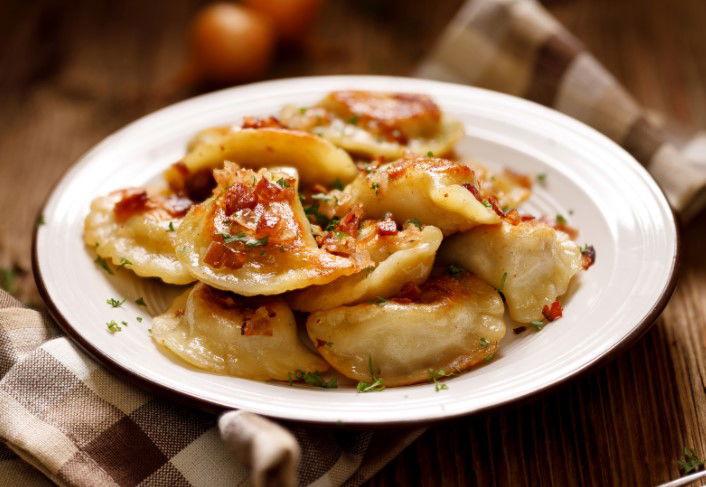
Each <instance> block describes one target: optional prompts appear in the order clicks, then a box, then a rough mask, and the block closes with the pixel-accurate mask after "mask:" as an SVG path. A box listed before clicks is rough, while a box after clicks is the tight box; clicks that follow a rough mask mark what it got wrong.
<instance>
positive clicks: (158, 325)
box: [152, 283, 328, 380]
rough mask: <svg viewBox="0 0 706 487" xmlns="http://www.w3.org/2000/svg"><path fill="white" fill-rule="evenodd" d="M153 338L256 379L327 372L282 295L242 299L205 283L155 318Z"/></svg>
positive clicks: (215, 367)
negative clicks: (300, 332)
mask: <svg viewBox="0 0 706 487" xmlns="http://www.w3.org/2000/svg"><path fill="white" fill-rule="evenodd" d="M152 339H153V340H154V341H155V342H157V343H158V344H160V345H162V346H164V347H166V348H167V349H169V350H170V351H171V352H173V353H175V354H176V355H178V356H179V357H180V358H181V359H183V360H185V361H186V362H188V363H189V364H191V365H193V366H195V367H198V368H199V369H203V370H207V371H209V372H216V373H219V374H226V375H234V376H237V377H244V378H247V379H255V380H270V379H276V380H287V378H288V377H289V374H291V373H293V372H295V371H297V370H301V371H305V372H316V371H325V370H326V369H328V365H327V364H326V362H324V361H323V360H321V358H320V357H318V356H317V355H316V354H314V353H312V352H310V351H309V350H307V349H306V348H305V347H304V345H303V344H302V343H300V342H299V339H298V337H297V325H296V322H295V320H294V315H293V314H292V312H291V310H290V309H289V307H288V306H287V305H286V303H285V302H284V301H283V300H282V299H281V298H276V297H269V298H244V297H242V296H236V295H234V294H231V293H228V292H225V291H220V290H217V289H214V288H211V287H209V286H207V285H205V284H203V283H198V284H196V285H195V286H194V287H193V288H191V289H189V290H188V291H186V292H184V293H183V294H182V295H180V296H179V297H177V298H176V300H175V301H174V303H172V305H171V307H170V308H169V309H168V310H167V311H166V312H165V313H164V314H162V315H160V316H157V317H156V318H154V320H153V322H152Z"/></svg>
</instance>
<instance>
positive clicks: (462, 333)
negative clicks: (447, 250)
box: [307, 272, 505, 386]
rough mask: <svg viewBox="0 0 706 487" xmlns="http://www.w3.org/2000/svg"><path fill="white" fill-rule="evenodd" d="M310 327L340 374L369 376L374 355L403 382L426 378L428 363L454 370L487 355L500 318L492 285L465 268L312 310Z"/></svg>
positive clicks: (386, 373) (499, 332)
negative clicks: (395, 291)
mask: <svg viewBox="0 0 706 487" xmlns="http://www.w3.org/2000/svg"><path fill="white" fill-rule="evenodd" d="M307 331H308V333H309V337H310V338H311V340H312V341H313V342H314V344H315V345H317V347H318V350H319V353H321V355H322V356H323V357H324V359H326V361H327V362H328V363H329V364H331V366H332V367H334V368H335V369H336V370H338V371H339V372H341V373H342V374H343V375H345V376H347V377H350V378H351V379H355V380H358V381H366V382H370V381H371V379H372V378H371V377H370V370H369V363H371V362H372V364H373V367H374V369H375V370H376V373H379V377H381V378H382V380H383V384H384V385H385V386H401V385H406V384H414V383H416V382H422V381H425V380H429V377H430V376H429V370H430V369H432V370H434V371H437V370H444V371H446V372H458V371H462V370H465V369H467V368H469V367H471V366H472V365H474V364H476V363H478V362H480V361H482V360H483V359H485V358H487V357H489V356H491V355H492V354H494V353H495V351H496V350H497V348H498V344H499V343H500V340H501V339H502V337H503V336H504V335H505V323H504V321H503V303H502V300H501V299H500V296H499V295H498V293H497V292H496V291H495V289H493V288H492V287H490V286H488V285H487V284H485V283H484V282H483V281H481V280H480V279H478V278H477V277H475V276H473V275H471V274H470V273H467V272H466V273H462V274H460V275H457V276H455V277H452V276H443V277H438V278H435V279H431V280H429V281H427V282H426V283H425V284H423V285H422V286H421V288H420V289H418V290H417V292H411V291H410V290H409V289H408V290H406V291H405V294H404V296H401V297H398V298H393V299H391V300H388V301H385V302H379V303H376V304H358V305H356V306H341V307H338V308H333V309H329V310H325V311H317V312H315V313H312V314H311V315H310V316H309V318H308V320H307ZM378 370H379V372H377V371H378Z"/></svg>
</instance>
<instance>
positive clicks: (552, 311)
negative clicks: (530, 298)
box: [542, 300, 563, 321]
mask: <svg viewBox="0 0 706 487" xmlns="http://www.w3.org/2000/svg"><path fill="white" fill-rule="evenodd" d="M542 314H543V315H544V317H545V318H546V319H547V321H554V320H558V319H559V318H561V317H562V315H563V310H562V309H561V303H560V302H559V300H556V301H554V302H553V303H552V305H551V307H549V306H547V305H546V304H545V305H544V307H543V308H542Z"/></svg>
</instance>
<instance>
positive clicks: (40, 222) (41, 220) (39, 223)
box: [37, 213, 46, 227]
mask: <svg viewBox="0 0 706 487" xmlns="http://www.w3.org/2000/svg"><path fill="white" fill-rule="evenodd" d="M45 223H46V221H45V220H44V215H43V214H41V213H40V214H39V216H38V217H37V226H38V227H40V226H42V225H44V224H45Z"/></svg>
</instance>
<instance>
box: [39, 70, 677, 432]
mask: <svg viewBox="0 0 706 487" xmlns="http://www.w3.org/2000/svg"><path fill="white" fill-rule="evenodd" d="M351 78H352V79H356V78H358V79H361V78H377V79H381V80H382V79H387V80H395V79H400V80H402V79H403V80H416V81H421V82H430V83H434V84H441V85H444V84H446V85H449V86H453V87H455V88H459V87H460V88H464V89H469V90H473V91H480V92H486V93H490V94H492V96H498V95H499V96H502V97H507V98H512V99H515V100H516V101H518V102H521V103H523V104H529V105H533V106H534V107H535V108H537V107H538V108H540V109H541V110H544V111H546V112H549V113H550V114H551V115H550V116H554V117H557V116H558V117H559V118H562V119H565V120H566V119H568V120H570V121H571V123H574V124H578V125H579V126H582V128H583V129H584V130H586V129H588V130H589V131H590V132H592V133H593V135H594V136H595V135H597V136H599V138H601V139H603V140H604V141H605V142H607V143H609V144H610V145H612V146H613V147H614V148H616V149H618V150H620V151H622V152H623V153H624V154H625V155H627V156H628V158H629V160H630V164H631V165H635V166H637V167H638V168H639V170H640V171H643V172H644V174H645V175H646V176H647V177H648V178H649V180H651V181H652V182H653V183H654V184H655V186H656V188H657V190H658V192H657V194H658V195H659V196H661V198H662V199H663V202H664V203H666V206H667V208H669V210H670V211H669V212H667V216H668V220H669V221H670V222H671V223H672V224H673V227H674V235H673V238H674V254H673V255H672V257H671V268H670V272H669V276H668V278H667V281H666V284H665V286H664V287H663V289H662V291H661V293H660V295H659V297H658V298H657V300H656V301H655V302H654V304H653V305H652V306H651V308H650V309H649V311H648V312H647V313H646V314H645V315H644V317H643V318H642V319H641V320H640V321H639V322H638V323H637V324H636V325H635V326H634V327H633V329H632V330H631V331H630V332H629V333H628V334H627V335H625V336H624V337H623V338H621V339H620V340H618V341H617V342H616V343H614V344H613V345H612V346H611V347H610V348H609V349H607V350H606V351H605V352H604V353H603V354H601V355H598V356H596V357H594V358H593V359H592V360H590V361H588V362H586V363H584V364H582V365H580V366H579V367H577V368H575V369H574V370H572V371H571V372H569V373H567V374H566V375H565V376H564V377H561V378H559V379H557V380H555V381H554V382H551V383H548V384H545V385H543V386H540V387H538V388H536V389H534V390H531V391H527V392H524V393H522V394H519V395H515V396H513V397H509V398H507V399H503V400H500V401H498V402H496V403H493V404H488V405H486V406H481V407H478V408H476V409H473V410H472V411H466V412H463V411H461V412H454V413H450V414H446V415H443V416H431V417H427V418H421V419H419V418H412V419H400V420H394V421H358V420H352V421H350V422H348V421H343V424H344V425H346V426H355V427H387V426H390V427H394V426H410V425H420V424H431V423H434V422H439V421H445V420H450V419H453V418H457V417H462V416H468V415H472V414H476V413H480V412H483V411H488V410H491V409H495V408H499V407H502V406H507V405H509V404H513V403H517V402H520V401H525V400H527V399H529V398H532V397H535V396H538V395H541V394H543V393H546V392H547V391H549V390H551V389H553V388H555V387H558V386H560V385H563V384H565V383H566V382H568V381H570V380H573V379H574V378H576V377H577V376H579V375H581V374H583V373H585V372H586V371H588V370H589V369H591V368H593V367H596V366H599V365H600V364H604V363H606V362H608V361H610V360H612V359H613V358H615V357H616V356H617V355H618V354H619V353H620V352H622V351H623V350H625V349H626V348H628V347H629V346H630V345H632V344H633V343H634V342H635V341H636V340H637V339H638V338H640V337H641V336H642V335H644V334H645V333H646V332H647V331H648V330H649V329H650V328H651V326H652V325H653V324H654V323H656V321H657V319H658V318H659V316H660V315H661V314H662V312H663V311H664V309H665V308H666V306H667V304H668V303H669V300H670V299H671V297H672V295H673V293H674V290H675V288H676V284H677V281H678V276H679V272H678V271H679V269H680V267H681V263H682V262H681V261H682V238H681V223H680V220H679V217H678V215H677V214H676V213H675V212H674V210H673V209H672V208H671V206H670V205H669V203H668V200H667V198H666V196H665V194H664V191H663V190H662V188H661V187H660V186H659V184H657V183H656V181H654V178H653V177H652V175H651V174H650V173H649V172H648V171H647V169H646V167H645V166H644V165H642V164H641V163H640V162H639V161H637V160H636V159H635V158H634V157H633V156H632V155H631V154H629V153H628V152H627V151H625V149H624V148H623V147H621V146H620V145H618V144H617V143H615V142H614V141H613V140H611V139H609V138H608V137H607V136H605V135H604V134H602V133H601V132H599V131H597V130H596V129H594V128H593V127H591V126H589V125H587V124H585V123H583V122H581V121H579V120H577V119H574V118H572V117H570V116H568V115H566V114H564V113H562V112H559V111H557V110H555V109H553V108H551V107H547V106H545V105H541V104H539V103H536V102H533V101H531V100H527V99H524V98H521V97H517V96H514V95H509V94H506V93H501V92H497V91H493V90H488V89H485V88H479V87H476V86H470V85H463V84H460V83H449V82H444V81H437V80H426V79H422V78H414V77H404V76H384V75H330V76H298V77H290V78H280V79H274V80H266V81H259V82H254V83H248V84H244V85H238V86H232V87H228V88H223V89H221V90H216V91H212V92H208V93H203V94H200V95H197V96H194V97H190V98H187V99H184V100H180V101H178V102H175V103H172V104H169V105H165V106H163V107H161V108H158V109H157V110H154V111H152V112H149V113H146V114H144V115H143V116H141V117H139V118H137V119H135V120H132V121H130V122H128V123H127V124H125V125H123V126H122V127H120V128H118V129H117V130H114V131H113V132H111V133H110V134H108V135H107V136H105V137H103V138H102V139H101V140H100V141H98V142H97V143H96V144H94V145H93V146H91V147H90V148H89V149H88V150H87V151H85V152H84V153H83V154H81V156H80V157H78V158H77V159H76V160H75V162H74V163H73V164H71V165H70V166H68V167H67V169H66V170H65V171H64V173H63V174H62V176H61V177H60V178H59V179H58V180H57V181H56V182H55V183H54V184H53V185H52V187H51V189H50V190H49V192H48V193H47V195H46V197H45V199H44V202H43V203H42V205H41V206H40V208H39V210H38V213H37V218H39V216H40V215H42V214H43V212H44V210H45V208H46V206H47V204H48V202H49V200H50V199H51V198H52V196H53V195H54V193H55V191H56V189H57V187H58V186H59V185H60V184H61V183H62V182H63V181H64V180H66V178H67V177H68V176H70V175H71V173H72V171H73V170H74V169H75V168H76V166H77V165H78V164H79V163H80V162H81V161H83V160H84V159H86V158H87V157H88V156H89V155H90V154H91V153H93V152H94V151H96V150H97V149H98V148H99V147H100V146H102V145H103V144H104V143H107V142H108V141H109V140H110V139H112V138H113V136H114V135H116V134H118V133H119V132H122V131H123V130H125V129H126V128H128V127H130V126H131V125H133V124H136V123H138V122H140V121H142V120H143V119H145V118H148V117H151V116H153V115H155V114H156V113H158V112H160V111H162V110H166V109H170V108H172V107H175V106H178V105H181V104H184V103H189V102H193V100H197V99H201V98H206V97H210V96H215V95H217V94H223V93H225V92H229V91H237V90H239V89H242V88H247V87H252V86H257V85H261V86H264V85H267V84H271V83H272V84H274V83H287V82H291V81H301V80H306V79H311V80H326V79H331V80H333V79H339V80H340V79H351ZM35 221H39V220H37V219H35ZM39 228H40V225H34V228H33V232H32V252H31V254H32V256H31V259H32V274H33V277H34V281H35V284H36V285H37V290H38V291H39V294H40V297H41V298H42V300H43V301H44V303H45V305H46V307H47V310H48V312H49V314H50V315H51V317H52V318H53V319H54V321H55V322H56V323H57V325H58V326H59V328H60V329H61V330H62V331H63V332H64V333H65V334H66V336H67V337H68V338H70V339H71V341H72V342H73V343H75V344H76V345H78V346H79V348H80V349H81V350H82V351H83V352H84V353H86V354H87V355H88V356H89V357H91V358H92V359H93V360H95V361H96V362H98V363H99V364H101V365H103V366H105V367H106V368H107V369H108V370H109V371H110V372H111V373H114V374H115V375H117V376H119V377H120V378H122V379H125V380H127V381H128V382H129V383H131V384H134V385H136V386H137V387H139V388H140V389H142V390H143V391H146V392H148V393H150V394H152V395H155V396H157V397H162V398H166V399H168V400H171V401H174V402H177V403H179V404H183V405H186V406H189V407H196V408H198V409H200V410H202V411H206V412H209V413H216V414H217V413H220V412H223V411H225V410H229V409H233V408H232V407H229V406H223V405H222V404H221V403H220V402H218V401H212V400H210V399H206V398H203V397H199V396H197V395H194V394H192V393H189V392H184V391H180V390H177V389H174V388H172V387H169V386H167V385H164V384H161V383H160V382H158V381H157V380H154V379H151V378H149V377H146V376H144V375H143V374H140V373H138V372H135V371H132V370H130V369H128V368H126V367H125V366H123V365H122V364H120V363H119V362H117V361H115V360H113V359H112V358H110V357H109V356H108V355H106V354H104V353H102V352H101V351H100V350H99V349H97V348H96V347H94V346H93V345H91V344H90V343H89V342H88V341H87V340H86V339H85V338H84V337H83V336H82V335H81V334H80V333H79V332H78V331H77V329H76V328H74V327H73V326H72V325H71V323H70V322H69V320H68V319H66V317H64V315H63V314H62V312H61V311H60V310H59V308H58V306H57V305H56V303H55V302H54V300H53V299H52V297H51V296H50V294H49V292H48V289H47V286H46V284H45V282H44V278H43V277H42V273H41V269H40V268H39V255H38V231H39ZM257 414H262V415H263V416H267V417H271V418H277V419H281V420H288V421H296V422H300V423H306V424H316V425H329V424H331V421H330V420H327V419H315V418H312V419H302V418H292V417H291V416H288V415H286V413H283V414H277V413H272V414H268V413H257Z"/></svg>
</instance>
